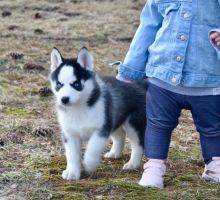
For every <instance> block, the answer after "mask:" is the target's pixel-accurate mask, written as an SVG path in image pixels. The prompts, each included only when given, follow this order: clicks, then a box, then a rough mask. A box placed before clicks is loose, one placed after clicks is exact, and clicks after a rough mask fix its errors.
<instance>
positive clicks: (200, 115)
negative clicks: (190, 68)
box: [189, 95, 220, 182]
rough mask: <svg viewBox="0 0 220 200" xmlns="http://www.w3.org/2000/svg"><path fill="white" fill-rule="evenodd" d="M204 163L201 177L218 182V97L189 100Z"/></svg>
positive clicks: (219, 164)
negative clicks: (198, 134)
mask: <svg viewBox="0 0 220 200" xmlns="http://www.w3.org/2000/svg"><path fill="white" fill-rule="evenodd" d="M189 101H190V103H191V106H192V116H193V119H194V122H195V125H196V128H197V131H198V132H199V133H200V142H201V147H202V154H203V158H204V161H205V163H206V168H205V172H204V173H203V177H204V178H205V177H209V179H211V180H213V181H216V182H220V95H217V96H201V97H193V98H190V99H189Z"/></svg>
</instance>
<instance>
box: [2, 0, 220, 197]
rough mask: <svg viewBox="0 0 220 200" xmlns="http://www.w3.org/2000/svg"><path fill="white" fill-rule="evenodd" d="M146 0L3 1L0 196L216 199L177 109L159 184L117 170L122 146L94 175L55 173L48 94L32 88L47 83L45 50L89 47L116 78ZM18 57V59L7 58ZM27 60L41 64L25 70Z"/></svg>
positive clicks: (190, 128)
mask: <svg viewBox="0 0 220 200" xmlns="http://www.w3.org/2000/svg"><path fill="white" fill-rule="evenodd" d="M144 3H145V1H144V0H135V1H133V0H128V1H119V0H114V1H112V0H104V1H100V0H92V1H80V0H79V1H78V0H77V1H76V0H71V1H65V3H64V2H62V1H58V0H56V1H46V0H40V1H35V0H30V1H27V0H16V1H10V2H9V1H6V0H2V1H1V5H0V7H1V12H2V13H3V12H5V11H9V12H11V15H10V16H4V17H3V16H2V15H1V16H0V28H1V33H0V35H1V45H0V200H1V199H10V200H13V199H14V200H20V199H22V200H23V199H28V200H38V199H40V200H44V199H45V200H46V199H47V200H48V199H55V200H56V199H57V200H60V199H74V200H75V199H137V200H139V199H140V200H142V199H149V200H151V199H153V200H155V199H156V200H157V199H178V200H179V199H186V200H188V199H190V200H192V199H195V200H200V199H201V200H202V199H213V200H214V199H215V200H217V199H220V192H219V191H220V185H219V184H214V183H210V182H205V181H203V180H201V179H200V175H201V173H202V171H203V167H204V164H203V162H202V159H201V150H200V146H199V142H198V133H197V132H196V130H195V127H194V125H193V122H192V117H191V114H190V113H189V112H188V111H183V112H182V115H181V118H180V124H179V126H178V127H177V128H176V129H175V131H174V134H173V138H172V144H171V148H170V154H169V160H168V171H167V174H166V177H165V188H164V189H162V190H157V189H149V188H148V189H146V188H142V187H140V186H138V184H137V183H138V181H139V179H140V177H141V173H142V169H139V170H137V171H123V170H122V166H123V164H124V163H125V162H126V161H127V160H128V158H129V148H127V146H128V145H126V148H125V151H124V155H123V157H122V158H121V159H118V160H109V159H104V158H103V159H102V162H101V166H100V167H99V168H98V170H97V172H96V173H94V174H92V175H89V174H86V173H85V172H84V171H83V172H82V178H81V180H79V181H65V180H63V179H62V177H61V174H62V171H63V170H64V169H65V165H66V161H65V157H64V150H63V146H62V143H61V139H60V131H59V126H58V124H57V119H56V113H55V111H54V108H53V97H51V96H47V97H41V96H39V92H38V91H39V90H40V89H41V88H43V87H49V81H48V74H49V65H50V58H49V57H50V52H51V49H52V48H53V47H54V46H56V47H58V48H59V49H60V50H61V51H62V52H64V56H68V57H71V56H73V55H76V54H77V52H78V50H79V49H80V48H81V47H82V46H87V47H88V48H89V50H90V51H91V52H92V54H93V56H94V61H95V67H96V70H97V72H98V73H100V74H112V75H115V69H112V68H109V67H108V63H111V62H112V61H113V60H123V58H124V56H125V53H126V51H127V49H128V48H129V45H130V40H131V38H132V37H133V34H134V32H135V30H136V28H137V25H138V22H139V14H140V10H141V9H142V7H143V5H144ZM19 54H20V55H23V57H22V58H18V59H15V57H14V58H13V57H12V56H11V55H19ZM28 63H34V64H36V65H38V66H39V65H40V66H42V67H43V68H42V70H39V69H31V70H28V69H26V68H25V66H27V64H28ZM36 65H35V66H36ZM33 66H34V65H33ZM36 128H50V129H52V130H53V131H54V134H53V135H45V136H40V135H35V134H33V130H35V129H36ZM20 132H22V134H21V133H20ZM7 137H9V138H11V140H10V139H7ZM12 137H13V138H12ZM19 137H22V138H21V139H22V141H23V142H22V143H20V142H19V141H20V140H19ZM5 138H6V139H5ZM17 141H18V142H17ZM109 148H110V147H109V145H108V146H107V147H106V151H107V150H109Z"/></svg>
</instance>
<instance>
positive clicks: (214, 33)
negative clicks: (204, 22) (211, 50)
mask: <svg viewBox="0 0 220 200" xmlns="http://www.w3.org/2000/svg"><path fill="white" fill-rule="evenodd" d="M219 36H220V34H219V33H218V32H212V33H211V34H210V39H211V40H215V39H216V38H217V37H219Z"/></svg>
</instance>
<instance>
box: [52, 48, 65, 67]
mask: <svg viewBox="0 0 220 200" xmlns="http://www.w3.org/2000/svg"><path fill="white" fill-rule="evenodd" d="M50 61H51V66H50V69H51V71H54V70H55V69H56V68H57V67H59V66H60V64H61V63H62V62H63V58H62V55H61V53H60V52H59V50H58V49H57V48H55V47H54V48H53V50H52V52H51V56H50Z"/></svg>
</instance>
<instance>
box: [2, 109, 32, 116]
mask: <svg viewBox="0 0 220 200" xmlns="http://www.w3.org/2000/svg"><path fill="white" fill-rule="evenodd" d="M2 113H3V114H6V115H13V116H17V117H28V116H31V115H32V114H33V112H32V110H29V109H26V108H18V107H7V108H4V109H3V110H2Z"/></svg>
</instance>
